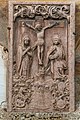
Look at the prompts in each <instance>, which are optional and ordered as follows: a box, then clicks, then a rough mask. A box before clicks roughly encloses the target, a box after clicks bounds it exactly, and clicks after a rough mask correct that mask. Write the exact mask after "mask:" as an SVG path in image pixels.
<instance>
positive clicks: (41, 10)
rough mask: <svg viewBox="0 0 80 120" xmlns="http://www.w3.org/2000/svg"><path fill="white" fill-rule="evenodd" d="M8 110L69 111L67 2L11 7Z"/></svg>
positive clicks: (68, 23) (68, 16)
mask: <svg viewBox="0 0 80 120" xmlns="http://www.w3.org/2000/svg"><path fill="white" fill-rule="evenodd" d="M13 8H14V9H13V13H14V14H13V18H14V22H13V28H14V30H13V33H14V37H13V47H12V48H13V56H12V58H13V68H12V95H11V96H12V110H13V111H16V110H19V111H21V110H26V111H28V112H53V111H60V112H61V111H62V112H63V111H65V112H68V111H69V110H70V99H71V98H70V79H69V54H68V52H69V36H70V32H69V28H70V4H67V5H63V4H61V5H56V4H53V5H50V4H47V5H45V4H33V5H30V4H18V5H14V6H13Z"/></svg>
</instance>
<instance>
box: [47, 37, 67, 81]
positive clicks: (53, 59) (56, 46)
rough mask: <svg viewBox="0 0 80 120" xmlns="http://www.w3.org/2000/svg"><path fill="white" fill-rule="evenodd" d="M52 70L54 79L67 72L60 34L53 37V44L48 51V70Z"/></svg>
mask: <svg viewBox="0 0 80 120" xmlns="http://www.w3.org/2000/svg"><path fill="white" fill-rule="evenodd" d="M49 68H50V71H51V75H52V78H53V79H57V78H61V77H62V75H64V74H65V70H66V61H65V52H64V48H63V45H62V43H61V40H60V38H59V36H58V35H55V36H54V38H53V45H52V46H51V47H50V49H49V50H48V53H47V70H49Z"/></svg>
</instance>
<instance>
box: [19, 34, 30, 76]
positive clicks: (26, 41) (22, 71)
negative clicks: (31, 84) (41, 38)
mask: <svg viewBox="0 0 80 120" xmlns="http://www.w3.org/2000/svg"><path fill="white" fill-rule="evenodd" d="M31 64H32V50H31V46H30V38H29V37H28V36H27V35H25V36H24V37H23V47H22V57H21V61H20V64H19V69H18V72H19V75H20V76H21V75H23V76H26V78H29V77H30V68H31Z"/></svg>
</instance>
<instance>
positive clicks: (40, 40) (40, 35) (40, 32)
mask: <svg viewBox="0 0 80 120" xmlns="http://www.w3.org/2000/svg"><path fill="white" fill-rule="evenodd" d="M25 24H26V26H27V27H29V28H31V29H33V30H34V31H35V32H36V34H37V41H36V43H35V45H34V47H33V48H34V49H35V48H36V47H37V49H38V63H39V65H43V57H44V37H45V36H44V33H45V29H47V28H51V27H53V26H55V25H58V23H57V22H56V23H54V24H51V25H48V26H46V27H42V25H41V23H40V22H39V23H37V24H36V25H35V27H33V26H31V25H30V24H27V23H25Z"/></svg>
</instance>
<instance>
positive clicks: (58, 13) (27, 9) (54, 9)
mask: <svg viewBox="0 0 80 120" xmlns="http://www.w3.org/2000/svg"><path fill="white" fill-rule="evenodd" d="M36 15H41V16H42V17H43V18H45V19H46V18H49V17H50V18H53V19H62V18H68V16H69V15H70V7H69V5H60V6H59V5H32V6H31V5H15V6H14V21H15V19H16V18H17V17H21V18H25V17H28V18H34V17H35V16H36Z"/></svg>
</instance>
